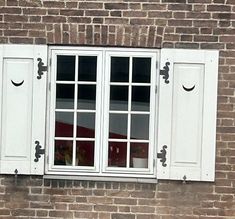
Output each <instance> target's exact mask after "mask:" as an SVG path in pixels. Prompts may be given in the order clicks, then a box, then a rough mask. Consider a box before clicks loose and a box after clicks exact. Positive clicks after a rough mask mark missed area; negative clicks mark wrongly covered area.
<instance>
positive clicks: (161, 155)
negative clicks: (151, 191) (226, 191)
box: [157, 49, 218, 181]
mask: <svg viewBox="0 0 235 219" xmlns="http://www.w3.org/2000/svg"><path fill="white" fill-rule="evenodd" d="M160 68H161V70H162V71H161V72H160V73H161V75H160V88H159V118H158V123H159V125H158V149H157V150H158V159H157V177H158V179H173V180H195V181H213V180H214V173H215V146H216V143H215V140H216V106H217V81H218V79H217V78H218V51H209V50H183V49H162V51H161V67H160ZM168 68H169V69H168ZM167 70H169V71H167ZM168 76H169V77H168Z"/></svg>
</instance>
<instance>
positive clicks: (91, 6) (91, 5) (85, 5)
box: [79, 2, 103, 9]
mask: <svg viewBox="0 0 235 219" xmlns="http://www.w3.org/2000/svg"><path fill="white" fill-rule="evenodd" d="M79 8H81V9H103V3H100V2H79Z"/></svg>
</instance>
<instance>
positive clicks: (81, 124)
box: [77, 113, 95, 138]
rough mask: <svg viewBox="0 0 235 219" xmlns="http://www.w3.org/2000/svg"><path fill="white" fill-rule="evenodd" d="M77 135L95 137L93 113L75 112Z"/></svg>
mask: <svg viewBox="0 0 235 219" xmlns="http://www.w3.org/2000/svg"><path fill="white" fill-rule="evenodd" d="M77 137H83V138H94V137H95V113H78V114H77Z"/></svg>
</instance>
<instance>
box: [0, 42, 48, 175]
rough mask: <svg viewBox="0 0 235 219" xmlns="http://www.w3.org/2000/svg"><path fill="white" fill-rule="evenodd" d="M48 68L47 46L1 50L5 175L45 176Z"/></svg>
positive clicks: (0, 143)
mask: <svg viewBox="0 0 235 219" xmlns="http://www.w3.org/2000/svg"><path fill="white" fill-rule="evenodd" d="M42 62H43V63H44V64H43V63H42ZM46 65H47V46H44V45H1V46H0V90H1V91H2V92H1V93H0V98H1V107H0V114H1V120H0V128H1V132H0V135H1V136H0V137H1V138H0V152H1V153H0V173H2V174H14V173H15V171H16V172H17V173H18V174H39V175H41V174H43V171H44V155H43V153H44V150H43V149H44V145H45V112H46V78H47V74H46V67H45V66H46ZM36 146H37V149H39V150H38V152H39V153H37V156H35V153H36ZM40 153H41V154H40Z"/></svg>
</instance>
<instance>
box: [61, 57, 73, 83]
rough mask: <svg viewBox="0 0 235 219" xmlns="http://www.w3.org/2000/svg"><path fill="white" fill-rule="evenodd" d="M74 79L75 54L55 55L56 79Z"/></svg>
mask: <svg viewBox="0 0 235 219" xmlns="http://www.w3.org/2000/svg"><path fill="white" fill-rule="evenodd" d="M74 80H75V56H63V55H59V56H57V81H74Z"/></svg>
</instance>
